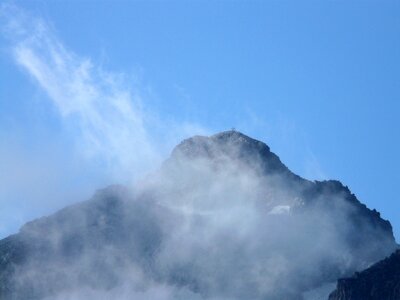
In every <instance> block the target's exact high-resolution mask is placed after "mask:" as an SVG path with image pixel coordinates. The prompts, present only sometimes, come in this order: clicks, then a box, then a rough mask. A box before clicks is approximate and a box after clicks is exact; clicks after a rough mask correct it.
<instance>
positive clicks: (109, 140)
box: [6, 7, 160, 175]
mask: <svg viewBox="0 0 400 300" xmlns="http://www.w3.org/2000/svg"><path fill="white" fill-rule="evenodd" d="M6 13H8V14H9V15H10V16H12V20H9V22H8V28H7V33H8V34H13V37H12V38H13V45H12V52H13V55H14V58H15V61H16V62H17V63H18V64H19V65H20V66H22V67H23V69H24V70H25V71H26V72H27V73H28V74H29V75H30V76H31V77H32V78H33V79H34V80H35V81H36V82H37V83H38V84H39V85H40V87H41V88H42V89H43V90H44V91H45V92H46V93H47V95H48V97H49V99H50V100H51V101H52V103H53V104H54V105H55V107H56V108H57V110H58V112H59V114H60V116H61V117H62V118H64V119H65V122H66V123H72V124H73V126H76V127H77V129H78V131H77V134H78V136H77V137H76V143H77V145H78V146H79V147H80V148H81V149H80V150H81V151H82V152H83V153H84V154H85V155H87V156H98V157H100V159H102V160H104V161H105V162H106V165H107V167H109V168H110V169H114V171H115V172H118V173H119V172H121V171H124V174H126V173H130V175H132V174H134V173H135V172H138V171H143V170H144V169H146V168H148V166H149V165H150V164H152V163H154V162H158V161H159V159H160V157H159V156H158V155H159V154H158V153H157V150H156V149H155V145H153V144H152V141H151V137H150V136H149V132H148V130H149V128H148V124H146V122H148V120H147V119H146V115H145V112H144V111H143V110H142V108H141V106H142V103H141V102H142V99H141V98H140V95H139V94H137V93H135V91H132V90H131V89H130V88H128V84H127V83H126V82H124V78H123V75H121V74H113V73H111V72H107V71H104V70H102V69H101V68H100V67H97V66H95V65H93V63H92V62H91V60H90V59H89V58H82V57H79V56H78V55H76V54H74V53H73V52H71V51H69V50H68V49H66V47H65V46H64V45H63V44H62V42H61V41H60V40H58V39H57V37H56V36H55V35H54V34H53V32H52V30H51V29H50V27H49V25H48V24H46V23H45V22H44V21H43V20H42V19H37V18H34V17H32V16H29V15H27V14H26V13H24V12H23V11H20V10H18V9H17V8H15V7H14V8H10V12H6ZM133 154H134V155H133Z"/></svg>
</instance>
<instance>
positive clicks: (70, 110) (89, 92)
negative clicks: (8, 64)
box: [0, 3, 207, 236]
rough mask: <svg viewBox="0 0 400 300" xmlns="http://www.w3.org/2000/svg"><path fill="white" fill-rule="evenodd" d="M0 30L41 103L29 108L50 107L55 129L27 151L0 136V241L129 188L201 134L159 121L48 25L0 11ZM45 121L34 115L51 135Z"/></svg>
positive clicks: (135, 94)
mask: <svg viewBox="0 0 400 300" xmlns="http://www.w3.org/2000/svg"><path fill="white" fill-rule="evenodd" d="M0 25H1V26H0V28H1V34H2V36H3V37H4V38H5V39H4V41H6V43H5V44H4V45H3V46H5V47H3V50H4V49H7V53H9V56H8V58H9V59H11V60H12V61H13V62H14V63H15V65H18V66H19V67H20V68H21V69H22V70H23V71H24V73H26V74H28V75H29V77H31V78H32V79H33V82H35V85H37V86H38V87H39V88H40V90H42V91H44V93H45V95H46V97H44V99H42V98H40V99H39V102H37V99H36V100H35V104H39V105H43V107H47V106H48V104H51V105H52V106H53V107H54V111H55V116H56V118H57V119H58V120H60V124H61V126H62V127H61V129H59V128H58V127H57V128H56V129H55V130H60V132H57V133H59V136H57V139H56V140H54V141H53V140H49V139H48V138H47V139H46V137H43V138H42V137H41V138H40V139H39V140H38V141H35V142H34V143H35V149H36V150H35V151H34V149H32V148H33V147H32V145H31V144H30V142H27V143H26V144H24V145H20V144H19V143H18V142H15V140H18V136H19V135H20V132H19V131H18V130H16V129H14V128H13V126H9V125H7V124H6V126H5V127H4V128H1V132H0V133H1V134H2V136H3V135H4V136H6V137H7V138H5V139H3V140H1V141H0V148H1V151H0V152H1V153H0V164H1V165H2V168H3V169H2V170H0V204H1V206H2V207H3V209H2V211H1V212H0V220H2V221H1V222H0V236H6V235H8V234H10V233H13V232H15V231H16V230H17V228H18V227H20V226H21V225H22V224H24V223H25V222H27V221H29V220H31V219H33V218H36V217H39V216H41V215H44V214H48V213H49V212H51V211H54V210H56V209H59V208H60V207H62V206H64V205H67V204H68V203H71V202H76V201H79V200H83V199H85V198H87V197H88V196H89V195H90V194H91V193H92V192H93V190H94V189H95V188H99V187H102V186H104V185H106V184H111V183H128V184H130V183H132V182H134V181H136V180H137V179H139V178H141V177H142V176H143V174H145V173H146V172H148V171H149V170H151V169H152V168H155V167H157V166H158V165H159V163H160V162H161V160H162V159H163V157H165V156H166V153H167V152H168V151H169V150H170V149H171V147H172V146H173V145H175V144H176V142H177V141H179V140H180V139H181V138H182V137H184V136H188V135H192V134H194V133H205V132H207V130H206V129H204V128H203V127H201V126H199V125H197V124H193V123H185V122H180V121H176V120H173V121H171V119H170V118H168V116H162V117H161V116H160V115H159V114H158V112H157V109H156V107H154V105H151V104H150V103H149V101H147V100H148V99H147V98H146V97H147V94H146V92H145V89H142V88H141V86H140V84H137V82H136V81H129V80H127V77H129V75H127V74H123V73H118V72H110V71H107V70H105V68H103V67H102V66H100V64H98V63H95V62H94V61H93V59H90V58H87V57H83V56H81V55H78V54H76V53H74V51H72V50H71V49H69V48H68V47H67V46H66V45H64V44H63V42H62V41H61V39H60V38H59V37H58V36H57V34H56V30H54V28H53V26H52V24H51V22H48V21H46V20H44V19H43V18H39V17H37V16H35V15H33V14H31V12H29V11H26V10H24V9H23V8H20V7H18V6H16V5H13V4H9V3H6V4H3V5H0ZM3 53H4V52H3ZM143 95H145V96H143ZM32 98H35V97H34V95H33V96H32ZM11 100H13V101H14V99H11ZM33 101H34V100H33V99H32V103H33ZM49 101H50V102H49ZM15 105H20V104H15ZM33 113H35V112H33ZM13 117H15V119H16V120H18V118H19V117H20V116H13V115H12V114H11V115H9V116H8V118H13ZM43 117H44V119H43ZM46 118H49V120H46ZM53 118H54V115H51V116H48V115H47V114H45V115H44V116H43V115H41V122H44V123H45V126H49V127H51V126H53V124H52V119H53ZM24 130H28V131H29V125H27V126H26V128H25V129H24ZM28 134H29V132H28ZM50 139H51V137H50ZM22 140H23V139H22ZM10 141H11V142H10ZM59 141H62V144H63V145H58V143H59ZM37 144H39V145H37ZM16 162H18V163H16ZM10 174H15V176H10ZM21 174H22V175H23V176H21Z"/></svg>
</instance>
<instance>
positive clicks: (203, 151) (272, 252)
mask: <svg viewBox="0 0 400 300" xmlns="http://www.w3.org/2000/svg"><path fill="white" fill-rule="evenodd" d="M132 155H135V154H134V153H132ZM396 247H397V245H396V243H395V240H394V237H393V233H392V227H391V225H390V223H389V222H388V221H386V220H383V219H382V218H381V217H380V214H379V213H378V212H377V211H376V210H370V209H369V208H367V207H366V206H365V205H364V204H362V203H361V202H360V201H359V200H358V199H357V198H356V196H355V195H354V194H352V193H351V191H350V190H349V189H348V188H347V187H346V186H344V185H343V184H342V183H340V182H339V181H334V180H329V181H309V180H306V179H304V178H301V177H299V176H297V175H296V174H294V173H292V172H291V171H290V170H289V169H288V168H287V167H286V166H285V165H284V164H283V163H282V162H281V161H280V159H279V157H278V156H277V155H276V154H274V153H273V152H271V151H270V149H269V147H268V146H267V145H266V144H264V143H262V142H260V141H257V140H254V139H252V138H250V137H248V136H246V135H244V134H242V133H240V132H237V131H226V132H222V133H219V134H216V135H213V136H210V137H205V136H195V137H192V138H189V139H187V140H184V141H183V142H182V143H181V144H179V145H178V146H177V147H176V148H175V149H174V150H173V152H172V154H171V156H170V158H168V159H167V160H166V161H165V162H164V163H163V164H162V166H161V167H160V168H159V169H158V170H157V171H155V172H153V173H151V174H148V175H147V176H145V177H144V178H142V179H141V180H140V181H138V182H137V183H136V184H135V185H134V186H129V187H123V186H110V187H107V188H105V189H103V190H100V191H98V192H96V194H95V195H94V196H93V197H92V199H90V200H88V201H85V202H81V203H77V204H75V205H72V206H68V207H66V208H64V209H62V210H60V211H58V212H57V213H55V214H53V215H51V216H48V217H43V218H41V219H38V220H34V221H32V222H29V223H27V224H26V225H24V226H23V227H22V228H21V230H20V232H19V233H18V234H15V235H12V236H9V237H7V238H5V239H3V240H1V241H0V298H1V299H56V300H64V299H74V300H80V299H89V298H93V299H213V300H216V299H297V300H298V299H305V300H306V299H327V298H328V295H329V293H330V292H332V290H333V289H334V284H335V282H336V281H337V279H338V278H342V277H349V276H351V275H352V274H353V273H354V272H356V271H361V270H363V269H365V268H367V267H369V266H371V264H373V263H375V262H377V261H379V260H381V259H383V258H385V257H386V256H388V255H390V254H391V253H392V252H393V251H394V250H395V249H396ZM332 299H333V298H332ZM335 299H336V298H335ZM338 299H339V298H338ZM340 299H342V298H340ZM343 299H345V298H343ZM346 299H352V298H346Z"/></svg>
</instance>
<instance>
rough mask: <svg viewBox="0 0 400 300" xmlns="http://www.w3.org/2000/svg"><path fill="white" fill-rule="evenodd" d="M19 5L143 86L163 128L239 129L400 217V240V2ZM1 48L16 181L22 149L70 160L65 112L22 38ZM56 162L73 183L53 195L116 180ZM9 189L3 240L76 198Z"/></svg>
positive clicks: (3, 117) (0, 97)
mask: <svg viewBox="0 0 400 300" xmlns="http://www.w3.org/2000/svg"><path fill="white" fill-rule="evenodd" d="M12 3H15V4H16V5H17V6H18V7H20V8H21V9H22V10H24V11H26V12H29V13H30V14H32V15H35V16H37V17H40V18H43V19H44V20H45V21H46V22H48V23H49V24H50V26H51V28H52V30H53V31H54V34H55V35H56V36H57V38H58V39H60V41H62V43H63V44H64V46H65V47H67V48H68V49H69V50H71V51H72V52H73V53H75V54H76V55H79V56H81V57H86V58H90V59H91V60H92V61H93V62H94V63H95V64H99V65H101V66H102V68H104V69H106V70H109V71H112V72H115V73H124V74H128V77H132V78H135V80H134V81H135V82H136V84H138V82H139V85H140V86H141V89H142V90H144V91H145V92H144V93H145V94H146V95H147V97H143V102H144V103H145V105H147V106H148V107H150V108H151V109H154V110H156V111H157V114H158V116H159V117H160V118H161V119H163V118H165V119H168V120H175V121H176V122H182V123H185V122H192V123H196V124H200V125H201V126H203V127H204V128H207V131H208V132H217V131H221V130H226V129H229V128H231V127H236V129H237V130H240V131H243V132H244V133H246V134H248V135H250V136H253V137H255V138H258V139H261V140H263V141H265V142H266V143H267V144H268V145H269V146H270V147H271V149H272V150H273V151H274V152H275V153H277V154H278V155H279V156H280V157H281V159H282V161H283V162H284V163H285V164H286V165H287V166H288V167H289V168H290V169H292V170H293V171H294V172H296V173H298V174H299V175H302V176H304V177H306V178H309V179H330V178H332V179H339V180H341V181H342V182H343V183H344V184H345V185H348V186H349V188H350V189H351V190H352V191H353V192H354V193H355V194H356V195H357V197H358V198H359V199H360V200H361V201H362V202H364V203H366V204H367V206H368V207H370V208H376V209H377V210H378V211H380V212H381V213H382V215H383V217H384V218H386V219H389V220H390V221H391V223H392V224H393V226H394V229H395V233H396V235H397V240H399V237H400V236H399V234H400V204H399V203H400V202H399V200H400V198H399V195H398V194H399V192H398V189H399V182H400V175H399V174H400V172H399V169H400V160H399V153H400V140H399V137H400V132H399V131H400V117H399V116H400V2H399V1H259V2H256V1H242V2H241V1H194V2H192V1H179V2H175V1H160V2H157V1H129V2H128V1H15V2H12ZM8 17H10V16H8ZM0 43H1V44H0V46H1V48H0V51H1V52H0V139H2V141H1V142H0V147H2V149H3V152H6V153H8V154H7V155H6V158H3V160H2V161H3V167H1V166H0V169H2V170H0V172H3V178H5V177H7V174H6V173H9V172H12V168H13V164H10V165H7V167H4V166H5V165H6V163H7V162H9V161H10V159H11V160H12V159H13V158H9V156H10V154H9V153H10V152H11V153H14V152H15V153H21V154H20V155H21V156H24V157H26V153H29V155H31V156H32V157H34V156H35V155H36V154H38V153H40V152H42V151H43V147H45V148H46V149H47V150H49V149H50V150H49V151H46V153H49V154H48V155H49V156H52V155H53V156H56V158H55V159H54V161H58V160H59V158H60V157H62V158H65V160H66V161H68V162H69V163H70V162H71V161H73V159H68V158H67V157H68V155H69V151H68V147H69V141H68V139H70V138H71V137H70V136H68V135H65V136H63V134H64V133H65V132H64V130H63V129H62V126H63V122H62V121H60V117H59V115H58V114H57V112H55V111H54V109H53V108H52V104H51V102H50V101H48V100H47V99H46V98H47V95H46V94H45V93H44V92H42V91H41V88H40V86H38V85H37V84H36V82H35V81H34V80H32V79H31V78H30V77H29V75H28V74H27V73H26V72H24V70H23V69H22V68H21V67H20V66H18V65H17V64H16V63H15V61H14V59H13V58H12V55H10V53H9V47H10V41H9V39H8V38H6V37H4V35H3V36H2V37H1V39H0ZM49 141H52V142H49ZM10 149H11V150H10ZM52 149H53V150H54V149H55V150H54V151H52ZM65 149H67V150H65ZM54 153H58V154H54ZM46 155H47V154H46ZM165 155H166V154H165ZM14 159H16V160H18V157H17V158H14ZM26 159H27V160H29V158H26ZM46 159H48V160H51V159H50V158H48V157H46ZM51 161H52V162H54V161H53V160H51ZM0 163H1V161H0ZM41 163H43V161H41ZM22 164H23V163H22ZM26 164H27V165H29V162H26ZM38 164H39V165H40V163H38ZM54 164H55V165H56V166H55V167H54V168H53V169H52V171H51V172H55V173H58V172H59V171H60V170H62V172H61V173H63V172H64V171H65V174H66V175H65V177H64V178H65V180H64V181H63V182H62V183H60V180H59V181H57V182H55V183H54V182H52V181H51V180H50V179H49V185H53V186H54V187H55V188H54V189H55V191H53V194H52V193H47V194H46V193H44V194H43V195H42V196H43V197H50V196H51V197H53V198H54V197H57V193H56V192H57V191H59V192H60V193H61V192H63V191H67V190H68V189H74V188H76V187H77V186H82V185H85V184H86V185H85V186H86V189H83V190H85V191H86V193H89V194H90V192H89V190H91V189H92V188H93V187H98V186H99V187H100V186H101V185H103V184H106V183H107V177H106V176H103V177H102V176H100V175H98V174H97V173H96V172H94V171H90V170H88V169H89V167H90V165H87V166H85V167H84V168H82V169H79V168H77V167H75V169H74V171H71V170H70V167H66V166H64V165H62V164H61V163H54ZM45 165H46V166H47V163H46V162H44V165H43V168H46V167H45ZM7 168H8V169H7ZM54 170H58V171H54ZM49 172H50V171H49ZM51 172H50V173H51ZM34 174H36V175H35V176H37V177H40V176H44V175H46V176H48V174H49V173H46V172H44V173H35V172H34ZM43 174H44V175H43ZM51 174H52V173H51ZM50 177H51V176H50ZM55 177H57V176H55ZM59 177H60V178H61V176H59ZM0 178H2V177H1V176H0ZM5 182H6V184H7V186H6V184H5V183H4V180H3V183H0V192H1V189H3V191H6V192H3V193H0V196H2V197H3V199H0V205H1V206H0V210H2V212H0V213H1V214H2V215H1V216H2V220H0V236H4V235H6V234H9V233H11V232H14V231H16V230H17V228H18V227H19V226H20V225H21V224H23V223H24V222H26V221H27V220H29V219H31V218H33V217H38V216H40V215H42V214H45V213H49V212H51V211H53V210H55V209H57V208H61V207H62V205H63V204H64V202H68V201H67V200H65V201H64V202H62V201H61V202H54V201H52V202H51V203H52V204H49V205H39V204H38V203H40V202H33V203H34V204H32V203H30V202H29V201H27V200H24V201H23V200H21V199H20V198H24V199H27V198H29V195H30V193H31V191H30V189H31V188H32V187H31V185H29V184H27V185H26V186H25V185H24V183H21V185H20V186H19V187H18V185H16V186H15V187H12V188H11V187H10V183H9V182H7V181H5ZM23 191H25V192H23ZM84 195H86V194H85V193H77V195H74V196H77V197H78V198H79V199H80V197H81V198H84ZM39 196H40V195H35V197H39ZM72 196H73V195H69V197H72ZM60 197H61V196H60ZM79 199H78V200H79ZM49 202H50V201H49ZM46 203H47V202H46ZM11 215H12V216H13V217H11Z"/></svg>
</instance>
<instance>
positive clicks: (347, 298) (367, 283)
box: [329, 250, 400, 300]
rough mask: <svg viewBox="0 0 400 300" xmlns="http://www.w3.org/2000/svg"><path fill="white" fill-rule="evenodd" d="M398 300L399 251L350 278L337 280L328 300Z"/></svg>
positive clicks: (399, 294)
mask: <svg viewBox="0 0 400 300" xmlns="http://www.w3.org/2000/svg"><path fill="white" fill-rule="evenodd" d="M383 299H384V300H399V299H400V250H397V251H396V252H394V253H393V254H392V255H391V256H389V257H388V258H385V259H384V260H382V261H380V262H378V263H376V264H374V265H373V266H371V267H370V268H368V269H366V270H364V271H362V272H357V273H355V275H353V276H352V277H350V278H344V279H339V281H338V283H337V287H336V290H335V291H333V292H332V293H331V294H330V296H329V300H383Z"/></svg>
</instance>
